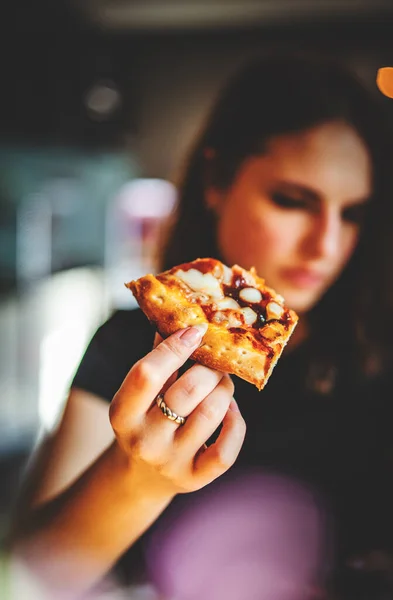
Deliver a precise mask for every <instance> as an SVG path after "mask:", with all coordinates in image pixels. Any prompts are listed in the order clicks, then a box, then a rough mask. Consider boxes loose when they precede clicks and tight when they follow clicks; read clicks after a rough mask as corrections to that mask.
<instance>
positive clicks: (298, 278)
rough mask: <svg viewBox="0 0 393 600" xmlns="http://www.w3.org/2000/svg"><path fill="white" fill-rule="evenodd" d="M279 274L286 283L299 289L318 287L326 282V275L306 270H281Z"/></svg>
mask: <svg viewBox="0 0 393 600" xmlns="http://www.w3.org/2000/svg"><path fill="white" fill-rule="evenodd" d="M281 274H282V277H283V278H284V279H285V280H286V281H288V282H290V283H291V284H292V285H294V286H295V287H299V288H315V287H320V286H321V285H322V284H323V283H324V282H325V281H326V280H327V275H326V274H324V273H320V272H318V271H315V270H313V269H307V268H290V269H283V271H282V273H281Z"/></svg>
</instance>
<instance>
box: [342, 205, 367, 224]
mask: <svg viewBox="0 0 393 600" xmlns="http://www.w3.org/2000/svg"><path fill="white" fill-rule="evenodd" d="M366 210H367V208H366V204H356V205H354V206H349V207H348V208H346V209H345V210H343V213H342V219H343V221H345V222H346V223H351V224H353V225H359V226H360V225H363V223H364V220H365V216H366Z"/></svg>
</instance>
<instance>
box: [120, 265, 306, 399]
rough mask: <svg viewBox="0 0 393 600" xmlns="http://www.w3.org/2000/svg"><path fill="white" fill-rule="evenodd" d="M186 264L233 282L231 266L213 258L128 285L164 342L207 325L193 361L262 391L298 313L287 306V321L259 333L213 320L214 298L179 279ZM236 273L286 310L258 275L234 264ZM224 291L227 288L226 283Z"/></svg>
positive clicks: (271, 323) (269, 324) (278, 321)
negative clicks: (179, 332)
mask: <svg viewBox="0 0 393 600" xmlns="http://www.w3.org/2000/svg"><path fill="white" fill-rule="evenodd" d="M190 265H191V267H190ZM185 266H186V267H187V268H188V269H189V270H190V269H191V268H193V266H194V267H196V268H197V269H198V270H199V269H203V270H204V272H205V273H210V272H213V273H215V277H217V279H219V280H220V282H221V283H222V284H223V282H224V281H225V278H226V280H227V281H228V270H225V269H228V267H225V266H224V265H222V263H220V262H219V261H215V260H213V259H198V260H197V261H193V262H192V263H187V264H186V265H180V266H179V267H174V268H173V269H170V270H169V271H166V272H164V273H161V274H159V275H157V276H154V275H152V274H149V275H146V276H144V277H141V278H140V279H137V280H136V281H131V282H130V283H127V284H126V286H127V287H128V288H129V289H130V290H131V291H132V293H133V294H134V296H135V298H136V300H137V301H138V304H139V306H140V307H141V309H142V310H143V312H144V313H145V314H146V316H147V317H148V319H149V320H150V321H151V322H152V323H154V325H155V326H156V328H157V330H158V332H159V333H160V335H161V336H162V337H164V338H165V337H167V336H169V335H171V334H172V333H174V332H175V331H177V330H179V329H183V328H185V327H189V326H192V325H197V324H200V323H207V324H208V329H207V331H206V334H205V335H204V337H203V341H202V344H201V346H200V347H199V348H198V349H197V350H195V352H194V353H193V355H192V357H191V358H192V359H194V360H196V361H198V362H200V363H201V364H203V365H206V366H208V367H211V368H213V369H216V370H219V371H222V372H226V373H230V374H233V375H237V376H238V377H241V378H242V379H245V380H246V381H248V382H250V383H252V384H254V385H255V386H256V387H257V388H258V389H259V390H261V389H262V388H263V387H264V386H265V385H266V383H267V381H268V379H269V377H270V374H271V372H272V370H273V368H274V366H275V364H276V363H277V361H278V359H279V357H280V355H281V353H282V351H283V349H284V347H285V345H286V343H287V341H288V340H289V338H290V336H291V334H292V332H293V330H294V328H295V326H296V323H297V320H298V317H297V315H296V313H295V312H294V311H291V310H289V309H286V308H284V307H283V311H284V313H283V318H282V319H272V320H267V321H266V322H265V323H264V324H263V326H262V327H259V328H258V329H257V330H256V329H255V328H253V327H251V326H247V325H244V324H242V326H241V327H228V326H227V325H228V323H226V324H223V323H222V322H214V320H213V319H214V318H215V315H216V314H217V312H219V311H216V313H213V317H211V318H208V317H207V314H210V313H207V312H206V297H209V294H208V293H206V291H204V290H198V291H195V289H194V290H193V289H191V288H190V287H189V285H187V284H186V283H184V281H182V280H180V279H179V278H178V277H177V276H176V273H179V271H181V270H182V267H185ZM208 268H209V269H210V270H208ZM233 273H235V274H237V276H239V277H240V276H241V277H242V281H244V282H245V286H246V287H254V288H256V289H259V290H260V291H261V292H262V294H263V295H264V297H265V298H266V296H268V298H269V299H270V301H271V302H274V303H277V304H279V306H283V299H282V298H281V296H279V295H278V294H276V292H274V290H272V289H271V288H268V287H266V286H265V285H264V280H263V279H261V278H259V277H258V276H257V275H256V273H255V271H252V270H250V271H245V270H244V269H241V267H238V266H237V265H235V266H234V267H232V274H233ZM222 287H223V288H225V285H223V286H222ZM215 293H216V292H215ZM216 295H217V294H216ZM210 302H211V303H212V302H213V305H214V302H217V298H216V299H214V298H213V299H212V297H210ZM221 312H222V314H225V315H226V316H228V315H231V314H232V313H234V311H231V310H224V311H221Z"/></svg>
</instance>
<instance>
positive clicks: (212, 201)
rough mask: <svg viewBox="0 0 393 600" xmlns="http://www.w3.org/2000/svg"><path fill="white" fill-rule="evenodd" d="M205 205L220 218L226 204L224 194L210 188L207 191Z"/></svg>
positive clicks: (214, 188)
mask: <svg viewBox="0 0 393 600" xmlns="http://www.w3.org/2000/svg"><path fill="white" fill-rule="evenodd" d="M205 203H206V207H207V208H208V210H211V211H212V212H214V213H215V214H216V215H217V216H219V215H220V213H221V210H222V206H223V203H224V192H223V191H222V190H219V189H218V188H216V187H208V188H207V189H206V191H205Z"/></svg>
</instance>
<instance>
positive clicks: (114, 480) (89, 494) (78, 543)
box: [14, 444, 172, 591]
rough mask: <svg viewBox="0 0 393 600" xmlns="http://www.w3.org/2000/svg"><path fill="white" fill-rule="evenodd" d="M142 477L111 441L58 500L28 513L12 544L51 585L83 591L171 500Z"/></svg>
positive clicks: (166, 492)
mask: <svg viewBox="0 0 393 600" xmlns="http://www.w3.org/2000/svg"><path fill="white" fill-rule="evenodd" d="M152 482H153V479H152V480H151V481H149V480H148V479H147V478H146V477H144V480H143V481H141V480H140V478H139V476H138V473H137V470H136V469H134V468H133V466H132V464H129V459H127V458H126V457H125V456H124V455H123V454H122V453H121V452H119V451H118V448H117V446H116V444H113V445H112V446H111V447H110V448H109V449H108V450H107V451H105V452H104V453H103V454H102V455H101V456H100V458H99V459H98V460H97V461H96V462H95V463H94V464H93V465H92V466H91V467H90V468H89V469H88V470H87V471H86V472H85V473H84V474H83V475H82V476H81V477H80V478H79V479H78V480H77V481H76V482H75V484H73V485H72V486H71V487H70V488H69V489H68V490H66V491H65V492H64V493H63V494H61V495H60V496H59V497H57V498H56V499H55V500H53V501H51V502H49V503H47V504H45V505H44V506H42V507H40V508H38V509H37V510H35V511H34V512H33V513H31V514H30V515H29V518H28V520H26V522H25V524H24V525H23V526H22V528H21V530H20V533H19V534H18V536H17V538H16V540H15V542H14V547H15V550H16V554H17V555H18V556H19V557H21V558H22V559H23V561H24V562H25V563H26V565H27V566H28V567H29V568H30V569H31V570H32V571H33V572H34V573H36V574H37V575H38V576H39V577H42V578H43V580H45V581H46V583H47V584H48V585H53V586H55V587H62V586H63V585H65V584H67V586H68V587H72V588H74V589H77V590H78V591H79V590H85V589H88V588H89V587H90V586H92V585H94V584H95V583H96V582H97V581H99V580H100V579H101V578H102V577H103V576H104V575H105V574H106V573H107V572H108V570H109V569H110V568H111V566H112V565H113V564H114V563H115V562H116V560H117V559H118V558H119V556H121V554H122V553H123V552H124V551H125V550H126V549H127V548H128V547H129V546H130V545H132V544H133V543H134V542H135V541H136V540H137V539H138V538H139V537H140V536H141V535H142V533H143V532H144V531H145V530H146V529H147V528H148V527H149V526H150V524H151V523H152V522H153V521H154V520H155V519H156V518H157V517H158V516H159V514H160V513H161V512H162V511H163V510H164V509H165V508H166V506H167V505H168V504H169V503H170V501H171V499H172V496H171V494H170V493H169V491H164V490H162V489H161V488H157V487H153V486H152Z"/></svg>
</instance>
